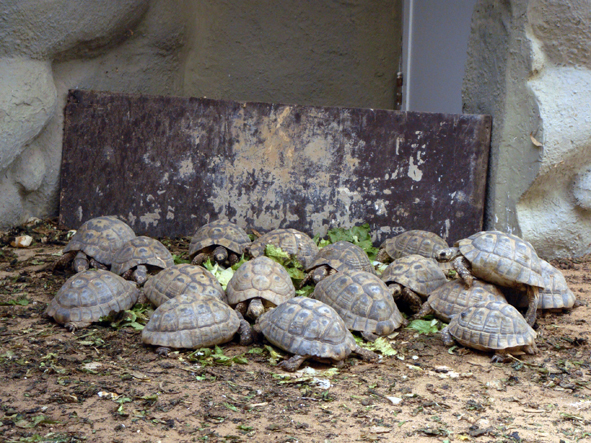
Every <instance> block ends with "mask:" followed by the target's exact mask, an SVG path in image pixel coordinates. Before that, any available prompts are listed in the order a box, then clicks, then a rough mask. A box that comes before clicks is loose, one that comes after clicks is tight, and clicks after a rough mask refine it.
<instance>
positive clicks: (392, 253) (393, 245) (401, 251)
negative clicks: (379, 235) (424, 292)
mask: <svg viewBox="0 0 591 443" xmlns="http://www.w3.org/2000/svg"><path fill="white" fill-rule="evenodd" d="M447 248H449V245H448V244H447V242H446V241H445V240H444V239H443V238H441V237H440V236H439V235H437V234H435V233H433V232H429V231H421V230H418V229H415V230H411V231H406V232H403V233H402V234H400V235H397V236H396V237H392V238H389V239H387V240H386V241H385V242H383V243H382V245H381V246H380V251H379V252H378V260H379V261H381V262H386V261H392V260H396V259H397V258H401V257H404V256H406V255H413V254H418V255H422V256H423V257H427V258H436V256H437V253H438V252H439V251H441V250H442V249H447Z"/></svg>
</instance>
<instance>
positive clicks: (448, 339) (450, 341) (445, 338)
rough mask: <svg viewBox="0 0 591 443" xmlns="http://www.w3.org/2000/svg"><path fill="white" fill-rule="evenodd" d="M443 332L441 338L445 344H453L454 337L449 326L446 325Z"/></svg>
mask: <svg viewBox="0 0 591 443" xmlns="http://www.w3.org/2000/svg"><path fill="white" fill-rule="evenodd" d="M440 334H441V340H442V341H443V344H444V345H445V346H453V345H454V339H453V337H452V336H451V334H450V333H449V327H448V326H446V327H445V328H443V329H442V330H441V332H440Z"/></svg>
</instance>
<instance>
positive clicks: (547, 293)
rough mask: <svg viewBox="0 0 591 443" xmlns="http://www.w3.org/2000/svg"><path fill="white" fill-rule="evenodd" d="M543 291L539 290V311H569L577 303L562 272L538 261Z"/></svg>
mask: <svg viewBox="0 0 591 443" xmlns="http://www.w3.org/2000/svg"><path fill="white" fill-rule="evenodd" d="M540 263H541V265H542V277H543V278H544V286H545V289H541V290H540V300H539V302H538V308H539V309H569V308H572V307H573V306H574V304H575V302H576V301H577V298H576V297H575V294H574V293H573V292H572V291H571V290H570V289H569V288H568V285H567V283H566V279H565V278H564V275H563V274H562V272H560V271H559V270H558V269H556V268H555V267H554V266H552V265H551V264H550V263H548V262H547V261H545V260H540Z"/></svg>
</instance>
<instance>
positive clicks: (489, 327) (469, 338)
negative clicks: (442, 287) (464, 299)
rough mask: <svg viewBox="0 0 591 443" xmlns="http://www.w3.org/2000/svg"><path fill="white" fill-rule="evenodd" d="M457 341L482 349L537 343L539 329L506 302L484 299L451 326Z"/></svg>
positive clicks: (456, 317) (459, 315) (450, 324)
mask: <svg viewBox="0 0 591 443" xmlns="http://www.w3.org/2000/svg"><path fill="white" fill-rule="evenodd" d="M448 328H449V329H448V331H449V333H450V334H451V335H452V336H453V338H455V339H456V341H457V342H458V343H460V344H462V345H464V346H468V347H471V348H474V349H478V350H481V351H488V350H500V349H516V350H517V349H519V348H522V347H525V346H534V345H535V339H536V336H537V334H536V332H535V331H534V330H533V329H532V327H531V326H530V325H528V324H527V322H526V321H525V319H524V318H523V316H522V315H521V314H520V313H519V311H518V310H517V309H515V308H514V307H513V306H511V305H509V304H507V303H505V302H499V301H495V302H482V303H478V304H476V305H474V306H470V307H469V308H467V309H466V310H464V311H463V312H462V313H460V314H458V315H457V316H455V317H454V318H453V319H452V320H451V322H450V323H449V327H448Z"/></svg>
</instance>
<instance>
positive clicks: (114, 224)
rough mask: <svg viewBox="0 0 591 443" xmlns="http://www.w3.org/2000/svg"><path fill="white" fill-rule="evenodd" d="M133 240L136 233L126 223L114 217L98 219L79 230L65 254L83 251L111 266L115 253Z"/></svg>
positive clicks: (65, 249)
mask: <svg viewBox="0 0 591 443" xmlns="http://www.w3.org/2000/svg"><path fill="white" fill-rule="evenodd" d="M133 238H135V233H134V232H133V229H131V228H130V227H129V226H128V225H127V224H126V223H125V222H122V221H121V220H119V219H117V218H116V217H113V216H104V217H96V218H93V219H90V220H88V221H86V222H85V223H83V224H82V226H80V228H78V230H77V231H76V233H75V234H74V235H73V236H72V238H71V239H70V241H69V242H68V244H67V245H66V247H65V248H64V251H63V252H64V253H66V252H70V251H82V252H84V253H85V254H86V255H87V256H89V257H93V258H94V259H95V260H96V261H98V262H99V263H102V264H104V265H107V266H109V265H111V263H112V261H113V257H114V255H115V253H116V252H117V251H118V250H119V249H120V248H121V247H122V246H123V245H124V244H125V243H127V242H128V241H129V240H131V239H133Z"/></svg>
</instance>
